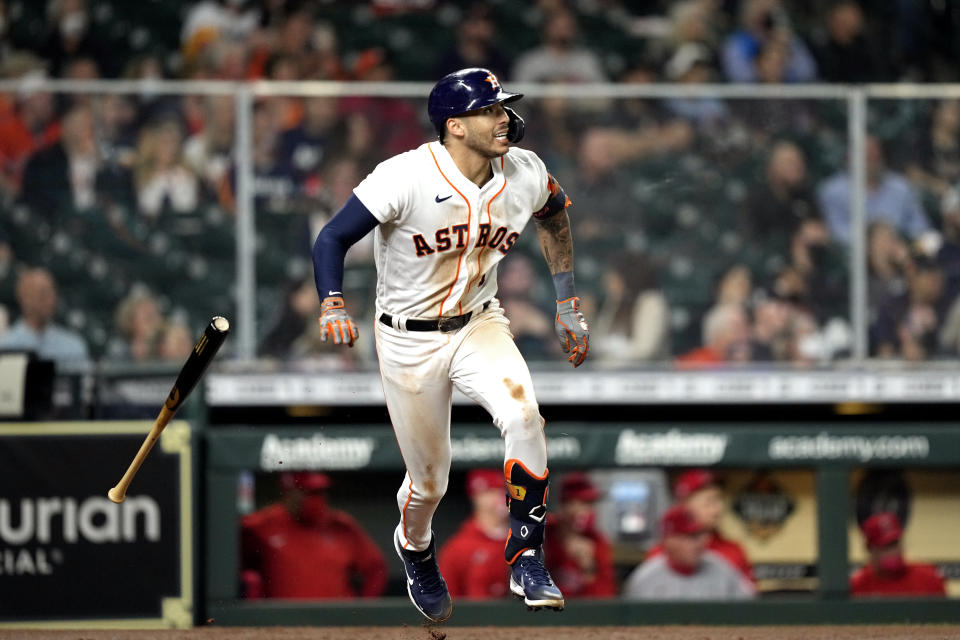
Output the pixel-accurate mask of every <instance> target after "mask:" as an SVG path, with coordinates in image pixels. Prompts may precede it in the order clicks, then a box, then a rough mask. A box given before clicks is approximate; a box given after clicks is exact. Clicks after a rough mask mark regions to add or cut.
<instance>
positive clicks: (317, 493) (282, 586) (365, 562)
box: [241, 472, 387, 599]
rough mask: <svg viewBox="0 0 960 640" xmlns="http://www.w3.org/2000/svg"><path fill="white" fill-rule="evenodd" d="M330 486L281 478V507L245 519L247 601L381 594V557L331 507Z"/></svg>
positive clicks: (326, 481) (316, 476)
mask: <svg viewBox="0 0 960 640" xmlns="http://www.w3.org/2000/svg"><path fill="white" fill-rule="evenodd" d="M330 482H331V481H330V477H329V476H328V475H327V474H325V473H318V472H296V473H283V474H281V475H280V489H281V499H280V501H279V502H277V503H275V504H271V505H269V506H267V507H264V508H263V509H260V510H258V511H254V512H253V513H251V514H249V515H246V516H244V517H243V520H242V522H241V527H242V552H243V569H242V575H241V578H242V582H243V585H244V589H245V595H246V597H247V598H296V599H312V598H354V597H358V596H362V597H374V596H379V595H381V594H382V593H383V590H384V588H385V587H386V585H387V565H386V561H385V560H384V558H383V554H382V553H381V552H380V549H379V548H377V545H376V544H374V542H373V541H372V540H371V539H370V536H369V535H367V533H366V532H365V531H364V530H363V529H362V528H361V527H360V525H359V524H358V523H357V521H356V520H354V519H353V518H352V517H351V516H350V515H348V514H347V513H345V512H343V511H340V510H338V509H334V508H332V507H330V506H329V505H328V504H327V490H328V489H329V487H330Z"/></svg>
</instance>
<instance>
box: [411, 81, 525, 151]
mask: <svg viewBox="0 0 960 640" xmlns="http://www.w3.org/2000/svg"><path fill="white" fill-rule="evenodd" d="M522 97H523V94H521V93H507V92H506V91H504V90H503V87H501V86H500V81H499V80H497V76H495V75H493V73H492V72H491V71H490V70H489V69H482V68H480V67H473V68H470V69H460V71H454V72H453V73H448V74H447V75H445V76H443V77H442V78H440V80H439V81H438V82H437V84H435V85H434V86H433V89H432V90H431V91H430V98H429V99H428V100H427V113H429V114H430V122H432V123H433V126H434V128H435V129H436V130H437V134H438V135H439V136H440V137H441V139H442V138H443V131H444V125H445V124H446V122H447V118H453V117H454V116H459V115H461V114H464V113H466V112H468V111H473V110H474V109H482V108H483V107H489V106H490V105H494V104H499V103H501V102H503V103H506V102H513V101H514V100H519V99H520V98H522ZM508 113H510V112H508ZM514 117H517V118H519V116H515V114H513V115H511V124H512V121H513V118H514ZM521 123H522V120H521ZM521 129H522V125H521ZM521 135H522V134H521ZM511 142H516V140H511Z"/></svg>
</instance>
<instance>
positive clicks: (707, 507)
mask: <svg viewBox="0 0 960 640" xmlns="http://www.w3.org/2000/svg"><path fill="white" fill-rule="evenodd" d="M673 498H674V500H675V501H676V504H679V505H683V506H684V507H686V508H687V509H688V510H689V511H690V513H692V514H693V516H694V518H695V519H696V521H697V522H698V523H700V524H701V525H702V526H703V527H704V529H705V530H706V531H707V532H708V533H709V536H708V538H707V549H709V550H710V551H713V552H714V553H716V554H717V555H719V556H720V557H722V558H723V559H724V560H726V561H727V562H729V563H730V565H731V566H732V567H734V568H735V569H737V570H738V571H740V573H742V574H743V575H744V577H746V578H748V579H750V580H753V569H752V567H751V566H750V561H749V560H747V554H746V553H744V551H743V548H742V547H741V546H740V545H739V544H737V543H736V542H734V541H732V540H729V539H727V538H725V537H723V535H721V534H720V530H719V527H720V519H721V518H722V517H723V514H724V512H725V511H726V510H727V503H726V499H725V497H724V494H723V485H722V484H721V482H720V479H719V478H718V477H717V475H716V474H715V473H713V472H712V471H710V470H708V469H690V470H689V471H685V472H684V473H682V474H680V476H679V477H678V478H677V480H676V482H674V485H673ZM663 550H664V549H663V545H659V544H658V545H655V546H654V547H652V548H651V549H650V551H649V552H648V553H647V558H652V557H653V556H656V555H658V554H660V553H663Z"/></svg>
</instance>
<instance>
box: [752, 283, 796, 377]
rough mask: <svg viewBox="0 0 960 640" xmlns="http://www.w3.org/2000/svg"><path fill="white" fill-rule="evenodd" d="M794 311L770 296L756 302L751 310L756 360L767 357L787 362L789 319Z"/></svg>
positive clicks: (778, 299) (789, 334) (781, 301)
mask: <svg viewBox="0 0 960 640" xmlns="http://www.w3.org/2000/svg"><path fill="white" fill-rule="evenodd" d="M795 316H796V313H795V311H794V309H793V308H792V307H791V306H790V304H789V303H788V302H786V301H785V300H781V299H780V298H778V297H776V296H773V295H770V296H768V297H765V298H762V299H760V300H757V301H756V302H755V304H754V308H753V335H752V336H751V339H752V341H753V343H754V345H755V346H756V349H757V353H758V355H757V357H756V358H755V359H756V360H761V359H763V357H764V356H768V357H769V358H770V359H771V360H775V361H785V360H789V359H790V358H789V355H788V348H789V345H790V337H791V332H790V329H791V319H792V318H793V317H795Z"/></svg>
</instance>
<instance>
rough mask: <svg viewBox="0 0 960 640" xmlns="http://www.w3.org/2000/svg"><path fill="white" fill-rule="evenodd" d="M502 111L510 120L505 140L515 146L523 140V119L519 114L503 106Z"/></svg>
mask: <svg viewBox="0 0 960 640" xmlns="http://www.w3.org/2000/svg"><path fill="white" fill-rule="evenodd" d="M503 110H504V111H506V112H507V116H508V117H509V118H510V124H508V125H507V140H509V141H510V142H512V143H513V144H516V143H518V142H520V140H522V139H523V133H524V128H525V126H524V122H523V118H521V117H520V114H518V113H517V112H516V111H514V110H513V109H511V108H510V107H508V106H506V105H504V106H503Z"/></svg>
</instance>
